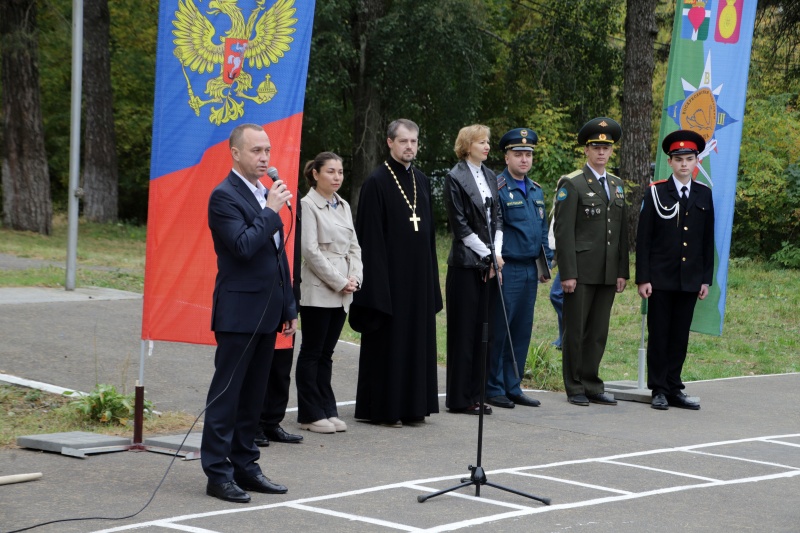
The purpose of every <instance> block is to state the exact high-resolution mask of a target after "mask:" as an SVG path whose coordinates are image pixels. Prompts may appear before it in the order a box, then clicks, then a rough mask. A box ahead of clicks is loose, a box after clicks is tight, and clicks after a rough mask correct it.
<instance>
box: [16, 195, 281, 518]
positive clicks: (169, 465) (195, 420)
mask: <svg viewBox="0 0 800 533" xmlns="http://www.w3.org/2000/svg"><path fill="white" fill-rule="evenodd" d="M286 204H287V208H288V209H289V213H291V214H292V216H290V217H289V232H288V234H287V235H286V236H285V237H284V239H283V242H282V243H281V247H280V248H279V249H278V253H277V257H278V270H279V271H280V263H281V259H282V258H283V257H285V255H286V243H287V241H288V240H289V237H290V236H291V235H292V233H293V232H294V213H293V212H292V207H291V204H289V202H287V203H286ZM264 209H268V208H266V207H265V208H264ZM287 264H288V258H287ZM277 280H278V276H275V278H274V279H273V280H272V287H270V290H269V297H268V298H267V303H266V305H265V306H264V310H263V311H262V312H261V317H260V318H259V319H258V324H256V328H255V330H254V331H253V333H252V335H251V336H250V340H248V341H247V345H246V346H245V347H244V349H243V350H242V353H241V354H240V355H239V359H238V361H236V365H235V366H234V367H233V372H231V378H230V379H229V380H228V383H227V384H226V385H225V388H224V389H222V391H220V393H219V394H217V395H216V396H215V397H214V398H213V399H212V400H211V401H210V402H208V403H207V404H206V406H205V407H203V410H202V411H200V413H199V414H198V415H197V417H196V418H195V419H194V422H192V425H191V426H190V427H189V430H188V431H187V432H186V435H184V436H183V440H182V441H181V443H180V444H179V445H178V449H177V450H175V453H174V454H171V456H172V459H170V462H169V464H168V465H167V469H166V471H165V472H164V475H163V476H162V477H161V480H160V481H159V482H158V484H157V485H156V488H155V489H154V490H153V492H152V494H150V498H149V499H148V500H147V502H146V503H145V504H144V505H143V506H142V508H141V509H139V510H138V511H136V512H135V513H132V514H128V515H125V516H87V517H77V518H59V519H57V520H49V521H47V522H41V523H39V524H34V525H32V526H27V527H23V528H20V529H13V530H10V531H7V532H6V533H21V532H22V531H29V530H31V529H36V528H39V527H43V526H48V525H50V524H59V523H62V522H82V521H88V520H108V521H116V520H127V519H129V518H134V517H135V516H137V515H139V514H140V513H142V511H144V510H145V509H147V508H148V507H149V506H150V504H151V503H153V500H154V499H155V497H156V494H157V493H158V491H159V490H160V489H161V486H162V485H163V484H164V481H165V480H166V479H167V475H168V474H169V472H170V470H172V465H174V464H175V460H176V459H177V458H178V454H179V453H180V451H181V450H182V449H183V445H184V444H185V443H186V439H188V438H189V435H191V433H192V430H193V429H194V427H195V425H197V422H198V421H199V420H200V417H201V416H203V414H204V413H205V412H206V411H207V410H208V408H209V407H210V406H211V405H212V404H213V403H214V402H216V401H217V400H218V399H219V398H220V397H221V396H222V395H223V394H225V392H227V390H228V388H230V386H231V382H232V381H233V376H234V375H235V374H236V369H237V368H239V364H241V362H242V359H243V358H244V354H245V353H247V349H248V348H249V347H250V344H251V343H252V342H253V339H255V337H256V335H257V332H258V328H259V327H260V326H261V323H262V322H263V321H264V316H265V315H266V314H267V309H269V303H270V302H271V301H272V294H273V292H274V290H275V283H276V282H277ZM290 282H291V276H290Z"/></svg>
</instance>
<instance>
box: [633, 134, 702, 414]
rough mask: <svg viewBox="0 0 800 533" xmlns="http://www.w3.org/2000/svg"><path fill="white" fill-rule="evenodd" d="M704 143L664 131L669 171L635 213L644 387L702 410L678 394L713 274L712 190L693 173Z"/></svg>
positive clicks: (664, 400) (662, 400)
mask: <svg viewBox="0 0 800 533" xmlns="http://www.w3.org/2000/svg"><path fill="white" fill-rule="evenodd" d="M705 145H706V143H705V140H704V139H703V137H702V136H701V135H699V134H698V133H695V132H693V131H689V130H678V131H674V132H672V133H670V134H669V135H667V136H666V137H665V138H664V141H663V143H662V144H661V147H662V149H663V150H664V152H665V153H666V154H667V155H668V156H669V159H668V162H669V166H670V167H671V168H672V176H671V177H669V178H668V179H665V180H661V181H656V182H654V183H651V184H650V189H649V190H648V191H647V193H645V195H644V203H643V205H642V213H641V215H639V228H638V233H637V235H636V285H638V287H639V296H641V297H642V298H645V299H647V300H648V310H647V331H648V338H647V387H648V388H649V389H651V390H652V393H653V399H652V402H651V404H650V405H651V407H652V408H653V409H658V410H666V409H669V406H673V407H681V408H683V409H692V410H697V409H700V402H698V401H696V400H695V399H692V398H690V397H689V396H686V395H685V394H684V393H683V389H684V385H683V382H682V381H681V370H682V369H683V363H684V361H685V360H686V348H687V346H688V344H689V328H690V326H691V325H692V316H693V315H694V307H695V304H696V303H697V299H698V298H699V299H700V300H703V299H704V298H705V297H706V296H708V287H709V286H710V285H711V281H712V279H713V277H714V201H713V198H712V194H711V189H709V188H708V187H707V186H706V185H705V184H703V183H701V182H699V181H693V180H692V177H693V175H694V171H695V168H696V167H697V164H698V160H697V154H698V153H700V152H702V151H703V150H704V149H705Z"/></svg>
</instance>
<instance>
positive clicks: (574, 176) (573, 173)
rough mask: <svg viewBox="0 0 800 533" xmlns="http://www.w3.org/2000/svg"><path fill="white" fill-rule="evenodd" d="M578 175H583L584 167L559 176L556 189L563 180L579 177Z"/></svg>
mask: <svg viewBox="0 0 800 533" xmlns="http://www.w3.org/2000/svg"><path fill="white" fill-rule="evenodd" d="M578 176H583V169H579V170H576V171H575V172H570V173H569V174H566V175H564V176H561V177H560V178H558V182H557V183H556V189H558V188H559V187H560V186H561V182H562V181H564V180H571V179H572V178H577V177H578Z"/></svg>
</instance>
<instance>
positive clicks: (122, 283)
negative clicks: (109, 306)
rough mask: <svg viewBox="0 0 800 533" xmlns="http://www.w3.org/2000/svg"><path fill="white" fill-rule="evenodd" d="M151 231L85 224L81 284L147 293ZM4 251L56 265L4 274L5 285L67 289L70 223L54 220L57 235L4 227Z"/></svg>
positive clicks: (0, 233) (0, 239) (1, 283)
mask: <svg viewBox="0 0 800 533" xmlns="http://www.w3.org/2000/svg"><path fill="white" fill-rule="evenodd" d="M146 236H147V230H146V228H145V227H141V226H132V225H130V224H123V223H117V224H97V223H93V222H86V221H83V220H81V221H80V223H79V225H78V251H77V252H78V253H77V272H76V274H75V283H76V285H78V286H81V287H103V288H110V289H119V290H126V291H132V292H142V291H143V290H144V259H145V242H146ZM0 253H3V254H9V255H14V256H16V257H20V258H25V259H34V260H38V261H43V262H47V263H54V264H52V265H43V266H40V267H34V268H28V269H25V270H0V287H63V286H64V283H65V275H66V272H65V267H66V262H67V219H66V216H64V215H56V216H55V217H53V233H52V235H49V236H45V235H39V234H38V233H33V232H30V231H14V230H10V229H6V228H2V229H0Z"/></svg>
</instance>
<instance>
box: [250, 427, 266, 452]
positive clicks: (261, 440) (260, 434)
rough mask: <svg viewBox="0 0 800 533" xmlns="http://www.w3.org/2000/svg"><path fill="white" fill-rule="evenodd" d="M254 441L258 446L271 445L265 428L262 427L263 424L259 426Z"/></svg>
mask: <svg viewBox="0 0 800 533" xmlns="http://www.w3.org/2000/svg"><path fill="white" fill-rule="evenodd" d="M253 442H254V443H255V445H256V446H258V447H259V448H263V447H265V446H269V439H268V438H267V436H266V435H264V429H263V428H261V426H259V427H258V428H257V429H256V436H255V438H254V439H253Z"/></svg>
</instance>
